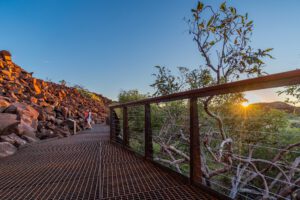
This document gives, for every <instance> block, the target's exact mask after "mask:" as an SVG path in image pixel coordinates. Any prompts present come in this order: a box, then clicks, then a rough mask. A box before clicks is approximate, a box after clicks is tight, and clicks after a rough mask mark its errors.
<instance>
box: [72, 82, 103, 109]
mask: <svg viewBox="0 0 300 200" xmlns="http://www.w3.org/2000/svg"><path fill="white" fill-rule="evenodd" d="M74 88H76V89H77V91H78V92H79V94H80V95H82V96H84V97H86V98H88V99H92V100H94V101H97V102H99V103H100V104H101V105H104V102H103V100H102V98H101V97H100V96H99V95H97V94H95V93H93V92H90V91H89V90H88V89H85V88H84V87H83V86H80V85H75V86H74Z"/></svg>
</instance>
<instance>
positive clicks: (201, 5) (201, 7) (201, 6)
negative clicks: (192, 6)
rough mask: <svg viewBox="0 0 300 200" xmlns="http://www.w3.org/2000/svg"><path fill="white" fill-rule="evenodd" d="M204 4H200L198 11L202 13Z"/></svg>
mask: <svg viewBox="0 0 300 200" xmlns="http://www.w3.org/2000/svg"><path fill="white" fill-rule="evenodd" d="M203 6H204V4H203V3H202V2H198V5H197V10H198V11H202V9H203Z"/></svg>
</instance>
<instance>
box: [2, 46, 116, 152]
mask: <svg viewBox="0 0 300 200" xmlns="http://www.w3.org/2000/svg"><path fill="white" fill-rule="evenodd" d="M110 102H111V101H110V100H109V99H107V98H105V97H103V96H101V95H99V94H95V93H91V92H88V91H86V90H82V89H80V88H75V87H67V86H65V85H62V84H56V83H52V82H47V81H43V80H40V79H37V78H34V77H33V76H32V73H28V72H27V71H25V70H24V69H22V68H21V67H20V66H18V65H16V64H14V63H13V62H12V60H11V54H10V53H9V52H7V51H0V146H1V145H2V147H1V148H2V149H4V148H6V147H7V148H8V153H2V152H5V151H0V156H1V155H2V156H3V155H10V153H11V152H14V150H13V148H12V147H11V146H10V145H8V144H11V145H13V147H19V146H21V145H24V144H26V143H28V142H34V141H37V140H39V139H47V138H52V137H67V136H69V135H71V134H73V129H74V127H73V126H74V123H73V122H71V120H74V121H76V124H77V127H76V129H77V131H80V130H83V129H85V127H86V124H85V120H84V112H86V111H87V110H89V111H91V112H92V113H93V117H94V121H95V122H98V123H101V122H104V121H105V120H106V118H107V116H108V104H109V103H110Z"/></svg>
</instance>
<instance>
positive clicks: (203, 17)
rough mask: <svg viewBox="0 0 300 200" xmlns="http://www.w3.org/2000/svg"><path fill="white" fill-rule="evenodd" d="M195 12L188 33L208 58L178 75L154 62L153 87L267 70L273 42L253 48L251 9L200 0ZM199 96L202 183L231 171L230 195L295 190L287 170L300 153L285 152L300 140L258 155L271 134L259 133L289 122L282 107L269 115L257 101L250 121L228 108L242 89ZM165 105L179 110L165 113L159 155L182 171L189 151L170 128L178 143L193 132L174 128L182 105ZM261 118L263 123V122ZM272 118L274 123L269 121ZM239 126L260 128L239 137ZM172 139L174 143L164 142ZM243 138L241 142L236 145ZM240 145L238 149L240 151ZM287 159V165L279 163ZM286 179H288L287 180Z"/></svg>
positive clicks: (197, 84) (174, 88) (160, 90)
mask: <svg viewBox="0 0 300 200" xmlns="http://www.w3.org/2000/svg"><path fill="white" fill-rule="evenodd" d="M191 12H192V18H191V19H190V20H188V21H187V22H188V24H189V27H190V32H189V33H190V34H191V35H192V37H193V40H194V41H195V43H196V45H197V49H198V51H199V54H200V56H201V58H202V59H203V63H204V64H203V65H201V66H200V67H199V68H198V69H194V70H189V69H188V68H184V67H179V68H178V69H179V74H178V75H173V74H172V72H171V71H170V70H169V69H167V68H166V67H161V66H156V68H157V69H158V73H157V74H153V75H154V76H155V79H156V80H155V82H154V83H153V84H152V85H151V86H152V87H153V88H154V89H155V93H154V95H166V94H170V93H174V92H178V91H182V90H185V89H193V88H201V87H206V86H212V85H217V84H222V83H227V82H230V81H235V80H238V79H240V78H246V77H252V76H261V75H263V74H265V72H264V66H265V64H264V59H265V58H273V57H272V56H271V55H270V52H271V51H272V48H268V49H254V48H253V47H252V46H251V39H250V38H251V35H252V32H253V21H251V20H249V18H248V14H245V15H242V14H239V13H238V12H237V10H236V8H234V7H230V6H227V4H226V3H222V4H221V5H220V7H219V8H218V9H214V8H213V7H211V6H209V5H204V4H203V3H202V2H198V4H197V6H196V8H194V9H192V10H191ZM199 101H200V102H201V105H199V110H200V113H201V119H203V121H201V122H200V130H201V131H200V132H201V134H202V135H201V138H202V139H203V146H204V148H205V152H202V162H201V164H202V173H203V175H204V180H205V181H204V182H203V183H204V184H207V185H208V186H211V185H212V184H213V185H214V184H215V180H214V178H216V177H219V176H220V177H224V176H225V177H226V176H227V175H229V177H231V178H230V180H226V181H224V182H227V183H228V184H229V185H231V189H230V192H229V193H227V194H228V195H230V197H232V198H238V197H239V195H242V194H243V195H247V196H250V197H253V198H262V199H274V198H278V195H280V196H281V197H287V196H288V195H292V194H293V192H295V191H296V190H297V187H295V185H297V184H299V183H300V179H298V178H297V177H298V176H297V177H293V178H292V177H291V176H290V174H294V173H295V171H293V170H290V171H289V172H287V171H286V168H288V167H291V166H295V165H296V166H298V164H299V160H300V158H296V159H295V160H289V161H288V162H287V160H285V158H284V156H285V155H286V153H287V152H289V151H290V150H291V149H292V148H296V147H298V146H300V143H295V144H292V145H289V146H287V147H285V148H283V149H281V150H280V151H279V152H278V153H276V154H270V156H272V158H271V159H270V160H267V159H255V158H254V156H255V155H256V145H257V144H258V143H260V142H264V141H267V140H269V138H268V135H267V134H265V135H261V133H262V132H263V131H264V130H269V131H280V130H281V128H283V127H284V126H285V120H284V119H283V115H282V113H278V112H276V111H271V112H272V114H271V115H270V116H271V118H270V117H267V116H266V115H265V113H266V111H264V110H262V109H259V108H257V107H256V108H254V107H253V108H252V109H253V113H252V115H253V119H251V120H252V121H249V119H248V118H243V117H242V116H237V115H236V114H235V113H234V112H232V111H231V110H230V108H232V107H233V108H234V110H236V108H237V107H238V106H239V105H241V102H243V101H246V99H245V98H244V95H243V94H241V93H235V94H227V95H218V96H209V97H206V98H201V99H199ZM180 104H181V103H180ZM185 105H186V104H185ZM164 108H165V109H166V110H167V111H166V112H169V113H172V112H175V113H177V114H175V115H174V114H171V115H169V118H167V119H165V121H166V122H167V123H166V124H164V125H163V126H162V128H163V129H169V130H163V131H161V134H160V138H159V139H160V141H163V142H160V144H161V146H162V147H161V148H162V152H165V154H164V157H163V159H160V160H161V161H163V162H164V163H168V164H169V165H171V166H173V167H174V168H175V169H177V171H180V166H178V163H179V164H180V163H184V161H186V160H188V159H189V157H188V154H186V151H184V149H183V148H181V149H180V147H178V145H174V144H176V140H175V139H174V137H175V136H173V137H172V140H170V137H169V134H168V133H169V132H170V131H171V132H173V134H175V135H176V136H177V143H178V138H179V139H180V140H185V141H187V142H189V138H188V135H187V134H182V133H184V132H180V131H177V132H176V131H174V130H172V126H174V123H176V122H177V121H178V119H180V118H181V116H180V115H178V112H177V111H178V110H177V111H174V110H173V111H172V110H171V108H170V107H169V106H165V107H164ZM268 116H269V115H268ZM226 118H227V119H226ZM228 118H229V120H228ZM246 119H247V120H248V121H247V120H246ZM261 122H262V123H265V125H260V126H259V125H258V124H259V123H261ZM269 122H270V123H272V125H269ZM277 122H278V123H277ZM175 125H176V124H175ZM228 127H231V129H228ZM253 127H254V128H255V129H254V128H253ZM238 128H241V129H240V130H239V131H242V132H243V133H244V135H246V136H247V135H249V133H251V134H252V133H253V131H257V133H258V136H259V137H257V138H254V139H253V138H249V137H245V138H243V137H242V138H241V135H242V134H241V133H239V134H238V137H237V134H234V133H232V131H230V130H232V129H236V130H238ZM177 130H178V128H177ZM175 138H176V137H175ZM238 140H240V141H238ZM170 141H172V142H173V144H168V145H165V144H166V143H167V142H170ZM240 142H241V145H240V146H238V147H237V146H236V145H239V143H240ZM245 144H246V145H245ZM236 148H238V151H240V152H239V153H240V154H236V152H235V151H236ZM241 153H243V154H241ZM283 162H284V163H285V164H286V165H284V166H281V164H282V163H283ZM271 169H272V170H271ZM267 173H272V175H274V174H275V177H276V178H275V179H274V180H273V181H270V180H269V179H268V176H267V175H265V174H267ZM219 179H220V178H217V179H216V180H219ZM213 180H214V181H213ZM285 182H287V183H289V184H288V185H286V184H284V183H285ZM249 185H250V186H249ZM253 186H256V187H258V188H260V189H257V188H253ZM276 195H277V196H276Z"/></svg>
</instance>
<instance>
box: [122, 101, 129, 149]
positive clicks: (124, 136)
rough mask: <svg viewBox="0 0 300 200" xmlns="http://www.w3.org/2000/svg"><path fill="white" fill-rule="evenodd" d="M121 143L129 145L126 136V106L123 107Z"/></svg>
mask: <svg viewBox="0 0 300 200" xmlns="http://www.w3.org/2000/svg"><path fill="white" fill-rule="evenodd" d="M123 145H125V146H128V145H129V136H128V111H127V107H126V106H125V107H123Z"/></svg>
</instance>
